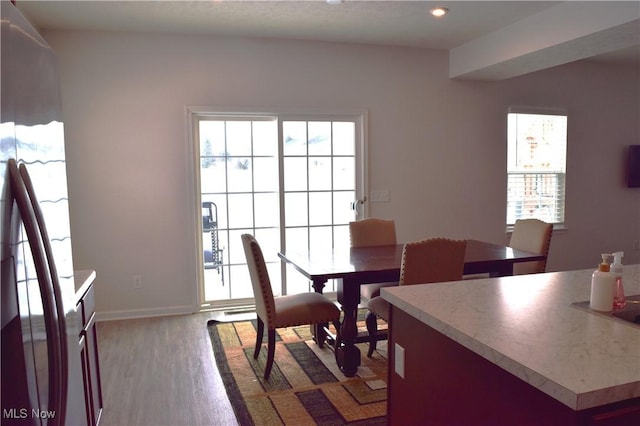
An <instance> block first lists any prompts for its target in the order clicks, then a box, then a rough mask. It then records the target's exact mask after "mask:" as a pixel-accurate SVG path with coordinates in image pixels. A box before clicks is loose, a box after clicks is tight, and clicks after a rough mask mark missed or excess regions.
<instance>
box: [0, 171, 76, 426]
mask: <svg viewBox="0 0 640 426" xmlns="http://www.w3.org/2000/svg"><path fill="white" fill-rule="evenodd" d="M7 165H8V169H9V180H10V181H11V192H12V194H13V199H14V200H15V201H16V203H17V205H18V210H19V212H20V216H21V218H22V222H23V224H24V229H25V231H26V233H27V239H28V240H29V246H30V247H31V255H32V256H33V263H34V266H35V269H36V275H37V277H38V284H39V286H40V293H41V295H42V307H43V311H44V317H45V330H46V333H47V352H48V354H47V355H48V364H49V365H48V367H49V402H48V406H47V410H49V411H52V412H53V413H55V415H53V416H52V417H51V418H50V419H49V421H48V423H47V424H48V425H50V426H60V425H64V422H65V414H66V397H67V395H66V389H64V388H63V376H64V375H65V372H64V371H63V365H62V364H63V360H62V348H61V346H62V338H61V336H60V334H61V331H60V327H59V319H60V317H59V314H58V312H59V309H60V308H59V307H58V306H57V303H56V295H55V291H54V287H53V283H52V280H51V275H50V268H49V267H48V265H47V263H48V262H47V258H46V254H45V248H44V242H43V238H42V231H41V230H40V231H39V230H38V228H39V227H38V220H37V218H36V216H35V213H34V211H33V206H32V203H31V202H30V200H29V194H28V193H27V188H26V186H25V183H24V181H23V179H22V176H21V175H20V172H19V170H18V166H17V163H16V161H15V160H14V159H9V161H8V164H7ZM36 202H37V201H36ZM47 241H48V240H47ZM60 302H62V301H61V300H60ZM65 335H66V333H65ZM65 350H66V348H65ZM63 390H64V391H65V392H64V393H63Z"/></svg>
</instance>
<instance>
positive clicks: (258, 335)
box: [253, 317, 264, 359]
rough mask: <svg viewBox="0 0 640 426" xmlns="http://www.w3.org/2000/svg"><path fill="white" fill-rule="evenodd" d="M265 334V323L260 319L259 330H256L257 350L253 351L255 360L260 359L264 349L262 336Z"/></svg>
mask: <svg viewBox="0 0 640 426" xmlns="http://www.w3.org/2000/svg"><path fill="white" fill-rule="evenodd" d="M263 334H264V322H262V320H261V319H260V317H258V329H257V330H256V349H255V350H254V351H253V359H258V355H260V348H262V335H263Z"/></svg>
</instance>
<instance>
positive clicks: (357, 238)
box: [349, 217, 396, 247]
mask: <svg viewBox="0 0 640 426" xmlns="http://www.w3.org/2000/svg"><path fill="white" fill-rule="evenodd" d="M349 236H350V237H351V247H374V246H391V245H395V244H396V223H395V222H394V221H393V220H386V219H378V218H374V217H372V218H368V219H362V220H358V221H355V222H350V223H349Z"/></svg>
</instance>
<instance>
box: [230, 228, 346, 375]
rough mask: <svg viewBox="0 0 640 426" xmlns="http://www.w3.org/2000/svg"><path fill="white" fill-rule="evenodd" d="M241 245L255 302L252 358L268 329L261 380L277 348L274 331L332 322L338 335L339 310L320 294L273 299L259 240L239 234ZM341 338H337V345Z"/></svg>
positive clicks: (318, 338)
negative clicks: (254, 334) (254, 331)
mask: <svg viewBox="0 0 640 426" xmlns="http://www.w3.org/2000/svg"><path fill="white" fill-rule="evenodd" d="M241 238H242V245H243V247H244V253H245V256H246V258H247V266H248V268H249V275H250V277H251V285H252V286H253V295H254V297H255V302H256V314H257V317H258V318H257V325H258V328H257V330H256V331H257V333H256V346H255V350H254V352H253V358H254V359H257V358H258V355H260V349H261V348H262V337H263V334H264V329H265V327H266V329H267V361H266V364H265V370H264V378H265V380H266V379H269V375H270V374H271V369H272V367H273V360H274V355H275V349H276V334H275V333H276V328H283V327H293V326H298V325H305V324H326V323H328V322H332V323H333V325H334V327H335V328H336V330H337V332H338V333H339V332H340V309H338V307H337V306H336V305H335V303H333V302H332V301H331V300H329V299H328V298H327V297H326V296H323V295H322V294H320V293H300V294H291V295H287V296H277V297H276V296H274V295H273V290H272V288H271V280H270V279H269V272H268V271H267V265H266V263H265V261H264V256H263V254H262V249H261V248H260V245H259V244H258V241H256V239H255V238H254V237H253V235H250V234H243V235H242V237H241ZM316 340H317V342H318V345H319V346H320V347H322V346H323V344H324V338H323V337H322V336H316ZM339 342H340V336H339V335H338V338H337V339H336V343H337V344H339Z"/></svg>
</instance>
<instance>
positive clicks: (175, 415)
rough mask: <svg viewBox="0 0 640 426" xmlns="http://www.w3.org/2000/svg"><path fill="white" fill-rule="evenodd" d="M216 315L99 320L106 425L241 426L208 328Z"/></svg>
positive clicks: (103, 414) (101, 423)
mask: <svg viewBox="0 0 640 426" xmlns="http://www.w3.org/2000/svg"><path fill="white" fill-rule="evenodd" d="M214 315H215V314H213V313H198V314H193V315H182V316H171V317H158V318H144V319H131V320H120V321H106V322H100V323H98V345H99V353H100V369H101V376H102V392H103V400H104V410H103V413H102V418H101V420H100V426H124V425H127V426H136V425H139V426H161V425H171V426H179V425H184V426H195V425H237V424H238V423H237V422H236V419H235V415H234V414H233V409H232V408H231V404H230V402H229V399H228V397H227V394H226V391H225V389H224V385H223V384H222V380H221V378H220V375H219V374H218V369H217V367H216V364H215V359H214V354H213V350H212V348H211V341H210V339H209V334H208V332H207V326H206V325H207V321H208V320H209V319H211V318H213V317H214Z"/></svg>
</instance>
